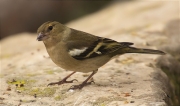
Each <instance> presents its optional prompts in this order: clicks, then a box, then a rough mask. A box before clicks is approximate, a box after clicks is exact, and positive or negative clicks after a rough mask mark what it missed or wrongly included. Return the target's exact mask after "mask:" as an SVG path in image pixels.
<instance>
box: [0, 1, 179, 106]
mask: <svg viewBox="0 0 180 106" xmlns="http://www.w3.org/2000/svg"><path fill="white" fill-rule="evenodd" d="M178 3H179V2H178V1H177V2H176V1H169V2H168V1H159V2H157V1H146V2H142V1H141V2H140V1H136V2H125V3H122V4H120V3H116V4H112V5H111V6H109V7H106V8H105V9H103V10H101V11H98V12H96V13H94V14H91V15H89V16H86V17H83V18H81V19H78V20H74V21H72V22H70V23H69V24H67V26H69V27H72V28H74V29H79V30H82V31H85V32H89V33H92V34H95V35H98V36H103V37H108V38H111V39H114V40H117V41H126V42H133V43H135V46H136V47H142V48H152V49H158V48H159V49H163V50H166V49H164V48H163V47H165V46H164V45H167V43H169V41H170V40H169V39H170V38H169V36H167V35H166V33H165V31H166V30H165V29H167V28H168V27H167V24H168V23H169V22H172V21H175V20H178V19H179V18H178V17H179V14H178V13H179V4H178ZM168 25H169V24H168ZM168 33H171V31H168ZM176 33H178V34H179V32H176ZM36 35H37V34H30V33H21V34H18V35H16V36H13V37H9V38H6V39H3V40H2V41H0V45H1V68H0V71H1V74H0V79H1V87H0V91H1V92H0V97H1V99H0V102H1V104H2V105H5V104H6V105H7V106H8V105H9V106H10V105H20V104H22V105H24V106H26V105H37V106H39V105H43V106H49V105H57V106H81V105H85V106H93V105H97V106H116V105H117V106H119V105H126V106H154V105H157V106H167V105H170V104H171V99H170V98H169V96H170V97H171V94H172V91H171V90H172V88H171V87H170V82H169V79H168V77H167V76H166V74H165V73H163V72H162V71H161V69H160V68H159V67H158V66H157V62H159V61H160V60H162V57H161V56H159V55H147V54H125V55H122V56H119V57H117V58H114V59H112V60H111V61H110V62H108V63H107V64H106V65H104V66H103V67H101V68H100V69H99V71H98V73H97V74H96V75H95V76H94V77H93V78H94V81H95V82H96V83H95V84H92V85H89V86H87V87H84V88H83V89H82V90H75V91H73V90H71V91H68V88H69V87H70V86H71V85H73V84H79V83H81V82H82V81H83V80H84V79H85V78H86V77H87V74H85V73H76V74H75V75H73V76H72V77H71V78H70V79H74V78H76V79H78V81H79V82H74V83H73V84H64V85H60V86H50V87H47V84H48V83H50V82H54V81H58V80H60V79H62V78H63V77H65V76H66V75H68V74H69V73H70V72H67V71H64V70H63V69H61V68H59V67H57V66H56V65H55V64H54V63H53V62H52V61H51V60H50V58H49V56H48V54H47V52H46V50H45V47H44V45H43V43H42V42H38V41H36ZM168 35H169V34H168ZM175 53H176V52H175ZM167 55H168V54H167ZM160 63H161V62H160ZM89 74H90V73H89Z"/></svg>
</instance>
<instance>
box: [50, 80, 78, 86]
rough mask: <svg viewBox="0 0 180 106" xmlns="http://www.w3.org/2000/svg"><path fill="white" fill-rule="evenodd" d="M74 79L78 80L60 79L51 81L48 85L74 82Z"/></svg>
mask: <svg viewBox="0 0 180 106" xmlns="http://www.w3.org/2000/svg"><path fill="white" fill-rule="evenodd" d="M74 81H77V82H78V80H77V79H73V80H70V81H66V79H64V80H61V81H59V82H52V83H49V84H48V85H47V86H50V85H56V84H57V85H61V84H64V83H73V82H74Z"/></svg>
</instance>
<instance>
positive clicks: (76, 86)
mask: <svg viewBox="0 0 180 106" xmlns="http://www.w3.org/2000/svg"><path fill="white" fill-rule="evenodd" d="M91 83H94V84H95V82H94V81H90V82H85V83H82V84H79V85H72V86H71V87H70V88H69V89H68V90H75V89H82V88H83V87H84V86H87V85H90V84H91Z"/></svg>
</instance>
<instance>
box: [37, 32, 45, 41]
mask: <svg viewBox="0 0 180 106" xmlns="http://www.w3.org/2000/svg"><path fill="white" fill-rule="evenodd" d="M45 37H46V35H45V34H42V33H39V35H38V37H37V40H38V41H42V40H43V39H44V38H45Z"/></svg>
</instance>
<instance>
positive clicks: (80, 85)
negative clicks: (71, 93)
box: [69, 70, 98, 90]
mask: <svg viewBox="0 0 180 106" xmlns="http://www.w3.org/2000/svg"><path fill="white" fill-rule="evenodd" d="M97 71H98V70H96V71H93V72H92V74H91V75H90V76H89V77H88V78H87V79H86V80H85V81H83V83H81V84H79V85H73V86H71V87H70V88H69V90H70V89H73V90H74V89H82V88H83V87H84V86H86V85H89V84H91V83H92V82H94V81H90V82H88V80H89V79H90V78H91V77H92V76H93V75H94V74H96V73H97Z"/></svg>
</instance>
